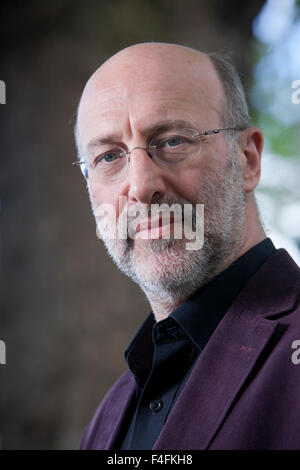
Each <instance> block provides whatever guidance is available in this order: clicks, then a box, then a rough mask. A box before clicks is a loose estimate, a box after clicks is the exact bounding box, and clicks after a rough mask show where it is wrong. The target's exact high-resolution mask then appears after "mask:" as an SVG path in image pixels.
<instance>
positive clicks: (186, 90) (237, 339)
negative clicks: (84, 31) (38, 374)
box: [76, 43, 300, 450]
mask: <svg viewBox="0 0 300 470" xmlns="http://www.w3.org/2000/svg"><path fill="white" fill-rule="evenodd" d="M76 141H77V146H78V151H79V161H78V162H77V164H78V165H80V166H81V169H82V171H83V173H84V175H85V177H86V181H87V187H88V191H89V196H90V201H91V206H92V210H93V213H94V215H95V219H96V223H97V230H98V234H99V236H100V237H101V238H102V239H103V241H104V243H105V246H106V248H107V251H108V253H109V255H110V256H111V257H112V259H113V260H114V262H115V263H116V264H117V266H118V267H119V268H120V269H121V271H123V272H124V273H125V274H126V275H127V276H129V277H130V278H131V279H133V280H134V281H135V282H136V283H137V284H139V286H140V287H141V288H142V289H143V291H144V292H145V294H146V296H147V298H148V300H149V302H150V305H151V312H150V314H149V315H148V317H147V318H146V320H145V321H144V323H143V324H142V326H141V328H140V329H139V331H138V332H137V334H136V336H135V337H134V338H133V340H132V341H131V343H130V345H129V346H128V348H127V350H126V352H125V357H126V360H127V363H128V368H129V370H128V371H126V372H125V373H124V374H123V375H122V376H121V377H120V379H119V380H118V381H117V382H116V383H115V384H114V385H113V387H112V388H111V390H110V391H109V392H108V393H107V395H106V396H105V398H104V400H103V401H102V403H101V404H100V406H99V408H98V410H97V412H96V414H95V416H94V418H93V420H92V421H91V423H90V425H89V426H88V427H87V429H86V431H85V433H84V436H83V438H82V440H81V443H80V448H81V449H152V448H153V449H167V450H169V449H300V422H299V413H300V400H299V391H300V388H299V385H300V365H299V367H298V368H297V364H296V363H297V360H292V354H293V353H294V358H295V357H296V356H295V353H296V352H297V351H294V349H293V348H295V345H296V346H297V344H298V343H295V341H296V340H300V327H299V325H300V310H299V307H297V299H298V296H299V290H300V289H299V287H300V275H299V268H298V266H297V265H296V264H295V263H294V261H293V260H292V259H291V257H290V256H289V254H288V253H287V252H286V251H285V250H284V249H279V250H276V249H275V248H274V245H273V244H272V242H271V240H270V239H268V238H266V234H265V232H264V229H263V227H262V225H261V222H260V218H259V215H258V211H257V206H256V203H255V197H254V194H253V191H254V189H255V187H256V186H257V184H258V181H259V177H260V159H261V152H262V147H263V137H262V133H261V131H260V129H258V128H257V127H253V126H251V124H250V119H249V116H248V109H247V104H246V101H245V96H244V92H243V89H242V85H241V83H240V80H239V78H238V75H237V73H236V72H235V70H234V68H233V67H232V66H231V65H230V64H229V63H228V62H227V61H226V60H224V59H222V58H221V57H219V56H218V55H215V54H209V55H207V54H203V53H201V52H199V51H196V50H194V49H190V48H187V47H183V46H179V45H174V44H165V43H143V44H137V45H134V46H131V47H128V48H126V49H124V50H121V51H120V52H118V53H117V54H115V55H114V56H113V57H111V58H110V59H109V60H108V61H106V62H105V63H104V64H103V65H102V66H101V67H100V68H99V69H98V70H97V71H96V72H95V73H94V74H93V76H92V77H91V78H90V80H89V81H88V83H87V85H86V87H85V89H84V92H83V95H82V97H81V100H80V105H79V108H78V120H77V124H76ZM120 201H121V203H120ZM174 204H175V205H176V207H177V209H178V208H180V209H182V211H181V213H180V211H179V212H178V211H177V213H176V214H175V212H176V211H174V214H175V215H174V216H173V218H172V219H170V220H169V223H167V224H164V223H163V222H162V216H161V214H160V215H159V217H157V212H155V210H154V209H155V208H157V205H160V206H161V207H162V206H163V205H164V207H166V205H167V207H170V206H173V205H174ZM202 205H203V206H204V233H203V241H204V243H201V230H202V228H203V225H202V224H201V210H200V209H201V207H202ZM186 207H190V208H192V209H191V212H188V211H187V212H185V211H184V209H185V208H186ZM110 208H111V209H113V210H112V211H111V210H110ZM138 212H139V213H140V214H143V215H142V216H141V217H139V218H136V214H137V213H138ZM153 214H156V216H154V218H152V215H153ZM189 214H190V215H191V217H190V218H189V217H188V215H189ZM198 216H199V217H200V223H198V222H199V217H198ZM185 219H186V220H187V221H188V219H189V221H188V222H189V224H188V227H189V228H190V229H191V230H190V231H187V232H185V231H183V230H182V226H181V228H179V232H177V234H178V233H179V234H180V235H181V236H175V227H176V226H177V225H178V224H180V222H185ZM152 222H153V223H152ZM126 224H127V225H126ZM193 230H194V231H193ZM191 232H192V233H194V235H195V238H196V242H198V246H197V247H196V249H195V247H193V246H192V247H191V245H187V243H188V241H189V240H190V239H191V237H190V235H191ZM122 234H123V235H122ZM124 234H125V235H124ZM187 246H190V247H191V248H190V249H188V248H187ZM124 314H125V315H126V312H124Z"/></svg>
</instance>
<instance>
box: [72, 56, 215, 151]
mask: <svg viewBox="0 0 300 470" xmlns="http://www.w3.org/2000/svg"><path fill="white" fill-rule="evenodd" d="M203 62H204V63H202V64H201V65H199V64H198V63H193V62H191V61H190V62H189V63H187V64H183V65H185V67H184V66H180V63H178V61H177V62H176V61H175V62H174V63H173V62H172V63H171V64H167V65H166V64H164V63H162V61H152V63H151V61H146V66H145V64H136V66H131V67H128V66H126V65H127V64H122V65H123V66H122V65H119V67H108V70H105V73H101V72H100V73H99V74H98V76H97V75H96V76H94V77H92V80H91V82H90V83H88V85H87V87H86V89H85V91H84V93H83V96H82V100H81V104H80V107H79V113H78V129H79V134H80V139H81V142H82V144H83V145H84V146H86V145H87V144H88V142H89V141H90V140H91V139H95V138H97V137H98V136H101V135H104V136H105V134H106V133H118V134H120V138H124V136H126V135H127V136H128V137H129V136H130V135H131V136H132V135H133V134H135V133H137V132H141V133H147V128H150V127H151V128H152V127H153V126H155V124H156V122H159V123H160V122H162V121H163V120H166V121H168V120H175V119H182V120H186V121H188V122H190V123H191V125H194V126H198V127H199V126H200V127H201V126H202V125H203V126H205V127H206V128H207V127H208V126H209V125H210V124H211V125H212V126H215V125H216V124H217V120H218V113H219V112H220V110H221V106H222V102H223V90H222V86H221V84H220V82H219V79H218V77H217V74H216V72H215V71H214V69H213V67H212V65H211V64H210V63H209V62H208V59H207V60H206V61H203ZM138 65H140V67H138ZM142 65H143V67H142ZM181 65H182V64H181ZM122 136H123V137H122Z"/></svg>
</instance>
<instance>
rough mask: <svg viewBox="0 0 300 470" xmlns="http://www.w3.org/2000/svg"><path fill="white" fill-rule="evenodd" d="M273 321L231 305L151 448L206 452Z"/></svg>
mask: <svg viewBox="0 0 300 470" xmlns="http://www.w3.org/2000/svg"><path fill="white" fill-rule="evenodd" d="M276 325H277V322H276V321H271V320H267V319H265V318H263V317H261V316H258V315H255V314H254V313H253V312H249V311H247V309H246V308H245V307H243V306H242V305H241V304H240V303H238V302H235V303H234V304H233V305H232V306H231V308H230V309H229V310H228V312H227V313H226V315H225V317H224V318H223V320H222V321H221V323H220V324H219V326H218V327H217V329H216V331H215V332H214V334H213V336H212V337H211V339H210V341H209V342H208V343H207V345H206V347H205V348H204V350H203V351H202V353H201V354H200V357H199V359H198V361H197V363H196V364H195V367H194V368H193V370H192V373H191V375H190V377H189V379H188V381H187V383H186V385H185V387H184V389H183V391H182V393H181V395H180V396H179V398H178V399H177V401H176V403H175V405H174V408H173V409H172V411H171V413H170V415H169V418H168V420H167V422H166V424H165V426H164V427H163V429H162V432H161V433H160V435H159V437H158V439H157V441H156V443H155V445H154V447H153V448H154V449H166V450H167V449H206V448H208V446H209V444H210V442H211V440H212V439H213V437H214V435H215V433H216V432H217V431H218V428H219V427H220V425H221V424H222V421H223V420H224V418H225V416H226V414H227V413H228V412H229V411H230V407H231V406H232V405H233V403H234V400H235V399H236V398H237V396H238V393H239V392H240V390H241V387H242V386H243V384H244V383H245V381H246V379H247V377H249V374H250V372H251V371H252V370H253V368H254V366H255V364H256V362H257V360H258V358H259V356H260V355H261V353H262V351H263V349H264V348H265V347H266V345H267V343H268V342H269V340H270V338H271V336H272V335H273V333H274V330H275V328H276Z"/></svg>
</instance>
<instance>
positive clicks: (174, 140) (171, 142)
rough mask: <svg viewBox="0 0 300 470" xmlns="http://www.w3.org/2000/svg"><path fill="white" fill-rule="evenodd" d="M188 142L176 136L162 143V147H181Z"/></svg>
mask: <svg viewBox="0 0 300 470" xmlns="http://www.w3.org/2000/svg"><path fill="white" fill-rule="evenodd" d="M185 142H186V139H185V138H184V137H179V136H174V137H170V138H168V139H164V140H162V141H161V146H162V147H178V146H179V145H181V144H183V143H185Z"/></svg>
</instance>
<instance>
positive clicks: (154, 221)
mask: <svg viewBox="0 0 300 470" xmlns="http://www.w3.org/2000/svg"><path fill="white" fill-rule="evenodd" d="M180 220H181V219H180ZM177 221H179V219H178V218H177V219H175V218H174V214H173V213H171V214H170V220H169V221H168V222H169V223H165V224H163V223H162V214H159V216H158V217H152V218H151V217H149V218H148V219H147V220H145V219H144V220H142V221H141V222H140V223H139V224H138V225H137V227H136V233H138V232H142V231H144V230H148V231H149V230H151V229H155V228H160V227H163V226H171V225H174V223H175V222H177Z"/></svg>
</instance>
